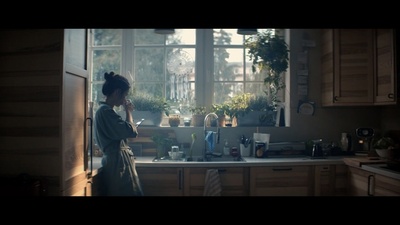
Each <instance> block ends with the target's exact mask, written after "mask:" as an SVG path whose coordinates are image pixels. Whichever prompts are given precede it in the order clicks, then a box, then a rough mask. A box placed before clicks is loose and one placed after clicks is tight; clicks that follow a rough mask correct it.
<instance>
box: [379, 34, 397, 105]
mask: <svg viewBox="0 0 400 225" xmlns="http://www.w3.org/2000/svg"><path fill="white" fill-rule="evenodd" d="M393 33H394V32H393V29H377V30H376V32H375V37H376V52H375V57H376V76H375V104H377V105H380V104H385V105H388V104H395V103H396V101H397V96H396V94H395V93H397V89H396V85H395V84H396V81H395V72H394V71H395V68H394V66H395V63H394V34H393Z"/></svg>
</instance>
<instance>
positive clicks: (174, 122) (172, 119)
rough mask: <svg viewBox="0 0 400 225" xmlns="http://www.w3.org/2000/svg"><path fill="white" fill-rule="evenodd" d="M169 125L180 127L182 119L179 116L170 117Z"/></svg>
mask: <svg viewBox="0 0 400 225" xmlns="http://www.w3.org/2000/svg"><path fill="white" fill-rule="evenodd" d="M168 123H169V125H170V126H171V127H178V126H179V124H180V123H181V119H180V118H179V116H170V117H169V118H168Z"/></svg>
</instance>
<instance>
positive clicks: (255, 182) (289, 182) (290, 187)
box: [250, 166, 313, 196]
mask: <svg viewBox="0 0 400 225" xmlns="http://www.w3.org/2000/svg"><path fill="white" fill-rule="evenodd" d="M311 172H312V170H311V166H275V167H253V168H251V169H250V195H252V196H262V195H266V196H308V195H312V193H311V192H312V188H310V186H311V184H313V181H312V179H313V176H312V174H311Z"/></svg>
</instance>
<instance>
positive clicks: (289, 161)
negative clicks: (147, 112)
mask: <svg viewBox="0 0 400 225" xmlns="http://www.w3.org/2000/svg"><path fill="white" fill-rule="evenodd" d="M346 157H348V156H346ZM195 158H196V157H195ZM153 159H154V157H152V156H143V157H136V161H135V162H136V167H215V166H224V167H237V166H246V167H247V166H248V167H253V166H277V165H279V166H294V165H327V164H330V165H332V164H344V163H343V156H331V157H327V158H322V159H311V158H310V157H293V158H290V157H289V158H255V157H243V159H244V161H216V162H199V161H189V162H187V161H179V160H165V161H160V162H153ZM100 167H101V157H94V158H93V169H94V170H97V169H99V168H100Z"/></svg>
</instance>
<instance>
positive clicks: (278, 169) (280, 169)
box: [272, 168, 293, 171]
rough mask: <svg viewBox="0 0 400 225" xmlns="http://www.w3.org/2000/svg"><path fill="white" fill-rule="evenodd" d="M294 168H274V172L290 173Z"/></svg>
mask: <svg viewBox="0 0 400 225" xmlns="http://www.w3.org/2000/svg"><path fill="white" fill-rule="evenodd" d="M292 169H293V168H272V170H273V171H290V170H292Z"/></svg>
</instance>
